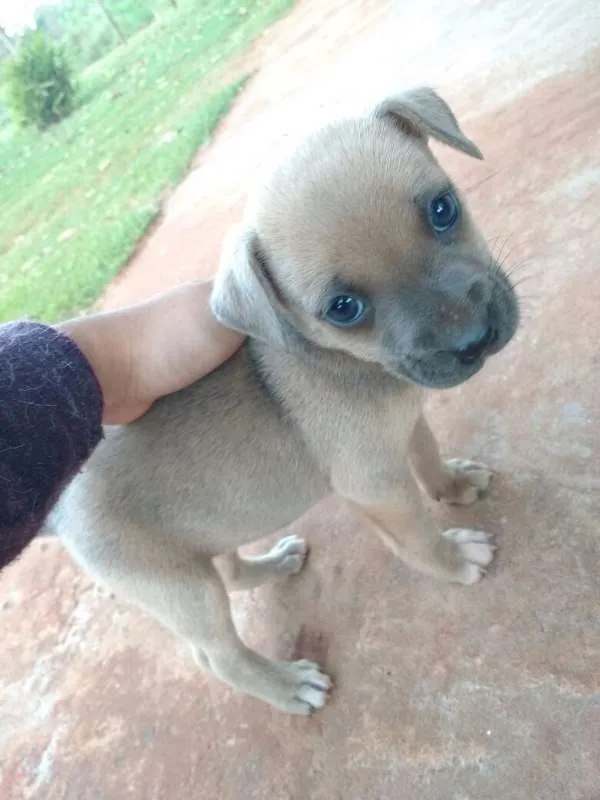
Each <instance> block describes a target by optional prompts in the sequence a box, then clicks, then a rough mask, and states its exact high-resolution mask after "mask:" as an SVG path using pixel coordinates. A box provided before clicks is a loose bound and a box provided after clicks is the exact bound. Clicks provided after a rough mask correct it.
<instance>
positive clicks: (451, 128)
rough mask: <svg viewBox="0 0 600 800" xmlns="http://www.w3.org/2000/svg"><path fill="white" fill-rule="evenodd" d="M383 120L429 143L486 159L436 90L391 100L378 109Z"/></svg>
mask: <svg viewBox="0 0 600 800" xmlns="http://www.w3.org/2000/svg"><path fill="white" fill-rule="evenodd" d="M375 116H376V117H378V118H379V119H391V120H392V121H394V122H396V124H398V125H400V127H401V128H403V130H404V131H405V132H406V133H408V134H412V135H413V136H419V137H420V138H422V139H425V141H427V138H428V137H429V136H431V137H432V138H433V139H438V140H439V141H440V142H444V144H447V145H449V146H450V147H453V148H454V149H455V150H460V151H461V152H463V153H466V154H467V155H468V156H472V157H473V158H480V159H483V155H482V153H481V150H480V149H479V148H478V147H477V145H476V144H475V143H474V142H472V141H471V140H470V139H468V138H467V137H466V136H465V135H464V133H463V132H462V131H461V129H460V128H459V126H458V122H457V121H456V117H455V116H454V114H453V113H452V111H451V109H450V107H449V106H448V105H447V104H446V103H445V102H444V101H443V100H442V98H441V97H439V96H438V95H437V94H436V93H435V92H434V91H433V89H428V88H426V87H421V88H419V89H411V90H410V91H408V92H405V93H404V94H400V95H397V96H396V97H390V98H388V99H387V100H384V101H383V102H382V103H380V104H379V105H378V106H377V107H376V109H375Z"/></svg>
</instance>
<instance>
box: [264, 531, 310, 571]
mask: <svg viewBox="0 0 600 800" xmlns="http://www.w3.org/2000/svg"><path fill="white" fill-rule="evenodd" d="M269 556H270V557H271V558H272V559H273V563H274V566H275V568H276V569H277V571H278V572H280V573H281V574H282V575H296V574H297V573H298V572H300V570H301V569H302V567H303V566H304V564H305V563H306V559H307V557H308V544H307V543H306V541H305V540H304V539H301V538H300V537H299V536H285V537H284V538H283V539H280V540H279V541H278V542H277V544H276V545H275V546H274V547H273V549H272V550H271V551H270V552H269Z"/></svg>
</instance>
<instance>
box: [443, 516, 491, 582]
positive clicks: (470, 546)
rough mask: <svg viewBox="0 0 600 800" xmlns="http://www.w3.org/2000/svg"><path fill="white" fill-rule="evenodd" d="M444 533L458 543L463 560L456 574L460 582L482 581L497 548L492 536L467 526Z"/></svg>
mask: <svg viewBox="0 0 600 800" xmlns="http://www.w3.org/2000/svg"><path fill="white" fill-rule="evenodd" d="M443 535H444V537H445V538H446V539H450V540H451V541H452V542H453V543H454V544H455V545H456V548H457V550H458V556H459V561H461V562H462V565H461V566H459V568H458V572H457V575H456V580H457V581H458V583H462V584H464V585H465V586H470V585H472V584H474V583H477V582H478V581H480V580H481V579H482V578H483V577H484V576H485V575H486V574H487V570H486V567H488V566H489V565H490V564H491V562H492V559H493V558H494V552H495V551H496V550H497V547H496V545H495V544H494V543H493V541H492V537H491V536H490V535H489V534H488V533H484V532H483V531H472V530H467V529H465V528H455V529H452V530H449V531H446V532H445V533H444V534H443Z"/></svg>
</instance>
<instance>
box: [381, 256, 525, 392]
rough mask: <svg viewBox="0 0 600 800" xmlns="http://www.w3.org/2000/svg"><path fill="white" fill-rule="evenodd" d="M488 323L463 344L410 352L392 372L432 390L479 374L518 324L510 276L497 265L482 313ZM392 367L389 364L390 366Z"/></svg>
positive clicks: (454, 384) (511, 336) (517, 310)
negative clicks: (483, 312)
mask: <svg viewBox="0 0 600 800" xmlns="http://www.w3.org/2000/svg"><path fill="white" fill-rule="evenodd" d="M483 316H484V318H485V324H484V325H482V327H481V329H480V331H479V332H478V335H477V336H476V337H475V338H474V339H471V340H469V341H468V342H467V343H465V344H464V346H462V347H459V348H455V349H448V350H437V351H432V352H431V353H427V354H423V353H420V354H419V355H408V356H407V357H406V358H404V359H403V360H402V362H400V363H396V364H395V365H394V366H393V367H392V368H391V369H390V370H389V371H391V372H393V373H394V374H396V375H398V376H399V377H400V376H401V377H404V378H408V380H410V381H411V382H412V383H416V384H418V385H420V386H424V387H426V388H430V389H451V388H452V387H454V386H459V385H460V384H461V383H465V381H468V380H469V379H470V378H472V377H473V376H474V375H476V374H477V373H478V372H479V371H480V370H481V369H482V368H483V366H484V365H485V363H486V361H487V359H488V358H489V357H490V356H493V355H495V354H496V353H499V352H500V351H501V350H503V349H504V348H505V347H506V345H507V344H508V343H509V342H510V340H511V339H512V338H513V336H514V335H515V333H516V330H517V328H518V325H519V303H518V299H517V296H516V294H515V291H514V289H513V287H512V284H511V283H510V281H509V279H508V278H507V277H506V276H505V275H504V273H503V272H502V271H501V270H500V269H499V268H498V269H496V270H495V272H494V283H493V291H492V294H491V297H490V300H489V302H488V305H487V309H486V313H485V314H484V315H483ZM388 369H389V367H388Z"/></svg>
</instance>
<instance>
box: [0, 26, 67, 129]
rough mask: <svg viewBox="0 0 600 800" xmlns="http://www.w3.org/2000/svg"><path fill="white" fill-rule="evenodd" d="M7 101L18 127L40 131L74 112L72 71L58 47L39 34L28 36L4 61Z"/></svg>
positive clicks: (47, 37) (46, 36)
mask: <svg viewBox="0 0 600 800" xmlns="http://www.w3.org/2000/svg"><path fill="white" fill-rule="evenodd" d="M5 80H6V89H7V91H6V100H7V103H8V106H9V108H10V110H11V113H12V115H13V117H14V119H15V121H16V122H17V124H18V125H21V126H26V125H36V126H37V127H38V128H39V129H40V130H43V129H44V128H47V127H48V125H52V124H53V123H55V122H59V121H60V120H61V119H63V118H64V117H66V116H68V115H69V114H70V113H71V111H72V110H73V106H74V100H75V86H74V83H73V80H72V70H71V67H70V65H69V63H68V61H67V59H66V57H65V53H64V51H63V49H62V48H61V47H60V45H58V44H56V43H55V42H53V41H52V39H50V37H49V36H48V35H47V34H45V33H43V32H42V31H34V32H31V33H28V34H27V35H26V36H25V37H24V39H23V41H22V42H21V45H20V46H19V49H18V51H17V53H16V55H15V56H14V57H13V58H10V59H8V60H7V62H6V66H5Z"/></svg>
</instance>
